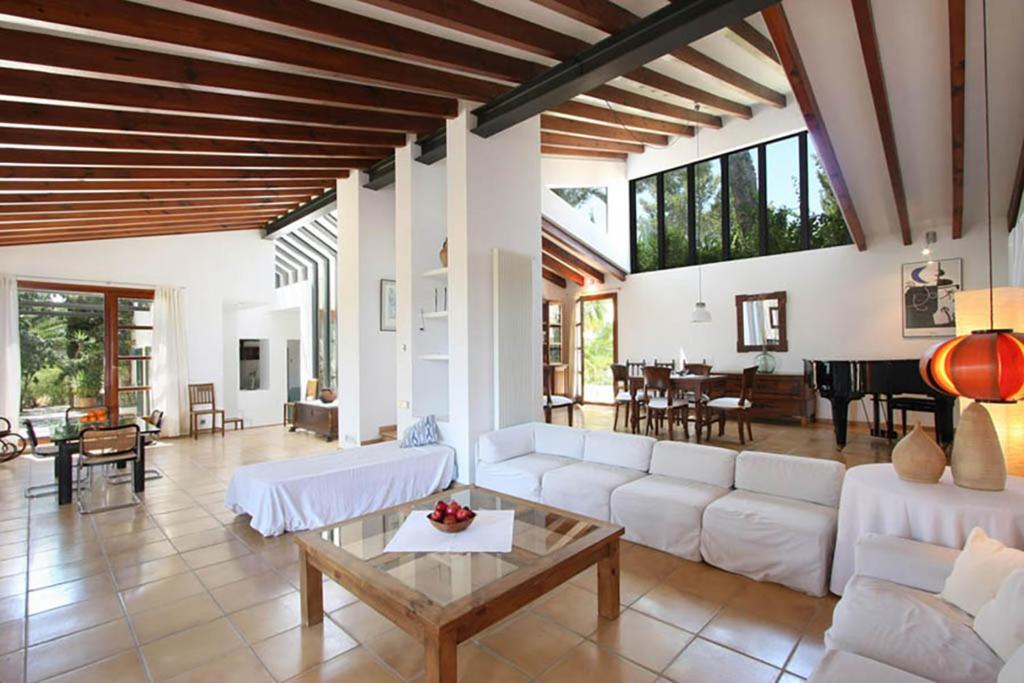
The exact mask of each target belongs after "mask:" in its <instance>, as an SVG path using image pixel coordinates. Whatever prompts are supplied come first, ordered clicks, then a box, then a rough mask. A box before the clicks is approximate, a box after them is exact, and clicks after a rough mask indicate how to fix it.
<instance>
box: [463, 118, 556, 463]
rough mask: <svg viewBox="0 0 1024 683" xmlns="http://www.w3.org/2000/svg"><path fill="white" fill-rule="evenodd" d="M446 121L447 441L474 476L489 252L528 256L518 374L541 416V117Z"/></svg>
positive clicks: (485, 355) (482, 403) (484, 378)
mask: <svg viewBox="0 0 1024 683" xmlns="http://www.w3.org/2000/svg"><path fill="white" fill-rule="evenodd" d="M459 109H460V111H459V115H458V116H457V117H456V118H454V119H449V121H448V123H447V140H446V143H447V160H446V161H447V176H448V183H447V196H448V199H447V222H448V254H449V256H448V258H449V273H448V293H449V301H450V320H449V354H450V358H451V360H450V370H449V375H450V376H449V402H450V413H451V423H450V426H449V432H448V434H447V437H448V441H449V442H450V443H451V444H452V445H453V446H454V447H455V448H456V451H457V453H458V456H457V457H458V467H459V479H460V481H463V482H471V481H473V480H474V478H475V472H474V470H473V466H472V462H473V454H474V453H475V449H476V442H477V439H478V437H479V436H480V435H481V434H483V433H484V432H487V431H489V430H491V429H493V428H494V406H495V392H496V390H497V387H496V386H495V380H494V344H493V341H494V337H493V334H494V315H493V313H494V310H493V309H494V286H493V277H494V275H493V251H494V249H496V248H497V249H503V250H507V251H511V252H515V253H518V254H524V255H527V256H529V257H530V258H531V259H533V262H534V267H533V273H532V275H533V277H532V290H533V297H532V298H533V299H534V300H535V301H536V306H534V307H533V309H534V310H533V315H532V317H531V320H530V323H529V324H530V325H531V327H530V329H532V330H535V331H536V334H534V335H532V336H531V339H533V340H534V341H533V344H532V348H531V349H530V352H529V353H528V354H527V355H526V359H527V360H526V361H524V368H523V372H524V373H527V374H528V375H529V376H530V377H531V383H532V385H533V392H532V393H533V395H534V396H536V406H535V408H533V410H532V414H533V415H534V419H538V418H540V416H541V404H540V400H541V375H542V369H541V335H540V330H541V321H540V302H541V284H540V224H541V189H542V188H541V172H540V119H539V117H534V118H532V119H530V120H528V121H524V122H523V123H520V124H519V125H517V126H515V127H513V128H510V129H508V130H506V131H504V132H502V133H499V134H497V135H494V136H492V137H490V138H482V137H479V136H477V135H476V134H474V133H472V127H473V124H474V122H473V120H472V119H473V116H472V114H471V113H470V109H471V107H470V105H468V104H466V103H460V107H459Z"/></svg>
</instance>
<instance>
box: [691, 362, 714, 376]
mask: <svg viewBox="0 0 1024 683" xmlns="http://www.w3.org/2000/svg"><path fill="white" fill-rule="evenodd" d="M685 370H686V373H687V374H688V375H710V374H711V366H710V365H708V364H707V363H687V364H686V368H685Z"/></svg>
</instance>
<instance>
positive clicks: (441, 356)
mask: <svg viewBox="0 0 1024 683" xmlns="http://www.w3.org/2000/svg"><path fill="white" fill-rule="evenodd" d="M420 360H433V361H438V362H440V363H447V362H448V354H447V353H426V354H424V355H422V356H420Z"/></svg>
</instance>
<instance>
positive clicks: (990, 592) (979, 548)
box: [942, 527, 1024, 615]
mask: <svg viewBox="0 0 1024 683" xmlns="http://www.w3.org/2000/svg"><path fill="white" fill-rule="evenodd" d="M1022 567H1024V550H1016V549H1014V548H1007V547H1006V546H1005V545H1003V544H1002V543H1000V542H999V541H997V540H995V539H994V538H989V537H988V534H986V533H985V532H984V531H983V530H982V529H980V528H979V527H974V528H973V529H971V533H970V535H969V536H968V537H967V542H966V543H965V544H964V550H963V552H962V553H960V555H959V557H957V558H956V563H955V564H954V565H953V573H952V574H950V575H949V578H948V579H946V585H945V586H944V587H943V589H942V597H943V599H945V600H946V601H948V602H951V603H953V604H954V605H956V606H957V607H959V608H960V609H962V610H963V611H965V612H967V613H968V614H972V615H974V614H977V613H978V611H979V610H980V609H981V608H982V607H983V606H984V605H985V603H986V602H988V601H989V600H991V599H992V598H994V597H995V595H996V591H998V590H999V585H1000V584H1001V583H1002V582H1003V580H1004V579H1005V578H1006V577H1007V576H1009V575H1010V573H1011V572H1013V570H1014V569H1020V568H1022Z"/></svg>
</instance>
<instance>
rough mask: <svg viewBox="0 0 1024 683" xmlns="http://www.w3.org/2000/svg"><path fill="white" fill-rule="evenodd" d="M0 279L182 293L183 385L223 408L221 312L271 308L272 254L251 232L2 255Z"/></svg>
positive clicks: (13, 250)
mask: <svg viewBox="0 0 1024 683" xmlns="http://www.w3.org/2000/svg"><path fill="white" fill-rule="evenodd" d="M0 271H2V272H6V273H13V274H15V275H17V276H19V277H24V278H29V279H41V280H75V281H81V282H87V283H101V284H107V285H126V286H135V287H156V286H159V285H170V286H175V287H183V288H184V289H185V302H186V303H185V305H186V315H187V325H188V358H189V380H190V381H191V382H213V383H214V385H215V386H216V390H217V396H218V402H220V403H224V402H225V401H226V399H227V397H228V391H229V389H230V387H229V386H228V385H227V384H226V381H225V368H224V362H225V353H224V348H225V347H224V345H225V337H224V311H225V308H226V307H228V306H234V305H237V304H246V305H254V304H262V303H268V302H270V301H272V300H273V291H274V247H273V244H272V243H271V242H269V241H266V240H263V239H262V238H261V236H260V233H259V232H257V231H233V232H220V233H201V234H196V235H170V236H161V237H142V238H134V239H119V240H99V241H91V242H69V243H60V244H43V245H30V246H20V247H3V248H0ZM236 343H237V342H236ZM235 355H236V357H237V354H235ZM156 407H159V406H156Z"/></svg>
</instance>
